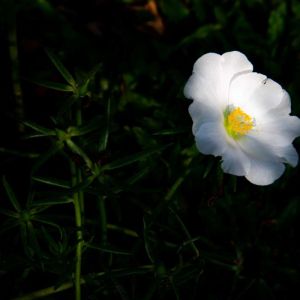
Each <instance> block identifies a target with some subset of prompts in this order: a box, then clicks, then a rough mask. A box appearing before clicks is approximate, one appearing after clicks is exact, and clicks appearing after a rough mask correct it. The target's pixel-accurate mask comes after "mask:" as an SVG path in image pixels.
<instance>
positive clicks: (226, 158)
mask: <svg viewBox="0 0 300 300" xmlns="http://www.w3.org/2000/svg"><path fill="white" fill-rule="evenodd" d="M221 166H222V169H223V171H224V172H225V173H229V174H232V175H236V176H245V175H246V173H247V172H248V171H249V168H250V160H249V158H248V157H247V155H246V154H245V153H243V152H242V151H241V149H240V147H239V146H238V145H236V147H235V146H234V145H233V144H232V143H231V144H229V145H228V148H227V149H226V150H225V152H224V153H223V155H222V165H221Z"/></svg>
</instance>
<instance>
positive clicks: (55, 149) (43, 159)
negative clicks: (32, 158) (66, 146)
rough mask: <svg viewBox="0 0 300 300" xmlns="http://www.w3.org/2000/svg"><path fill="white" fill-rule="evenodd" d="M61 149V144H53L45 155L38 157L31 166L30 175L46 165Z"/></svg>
mask: <svg viewBox="0 0 300 300" xmlns="http://www.w3.org/2000/svg"><path fill="white" fill-rule="evenodd" d="M62 148H63V143H55V144H54V146H52V148H50V149H49V150H48V151H47V152H46V153H44V154H42V155H40V157H39V158H38V159H37V161H36V162H35V164H34V165H33V166H32V170H31V173H32V174H34V173H36V171H37V170H38V169H39V168H40V167H41V166H42V165H43V164H44V163H46V162H47V161H48V160H49V159H50V158H51V157H52V156H54V155H55V154H56V153H57V152H58V151H60V150H61V149H62Z"/></svg>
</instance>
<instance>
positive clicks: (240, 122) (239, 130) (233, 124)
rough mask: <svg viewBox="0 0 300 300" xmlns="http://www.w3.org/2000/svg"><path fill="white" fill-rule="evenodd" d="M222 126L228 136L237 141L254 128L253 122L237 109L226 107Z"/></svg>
mask: <svg viewBox="0 0 300 300" xmlns="http://www.w3.org/2000/svg"><path fill="white" fill-rule="evenodd" d="M224 126H225V129H226V131H227V133H228V135H229V136H231V137H232V138H234V139H235V140H238V139H240V138H241V137H243V136H244V135H246V134H247V133H248V132H249V131H250V130H251V129H252V128H253V127H254V120H253V119H252V118H251V117H250V116H249V115H247V114H246V113H245V112H244V111H243V110H242V109H240V108H239V107H236V108H234V107H233V108H231V107H228V108H227V109H226V110H225V112H224Z"/></svg>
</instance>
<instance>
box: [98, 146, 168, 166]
mask: <svg viewBox="0 0 300 300" xmlns="http://www.w3.org/2000/svg"><path fill="white" fill-rule="evenodd" d="M169 146H170V144H169V145H166V146H163V147H156V148H153V149H148V150H145V151H141V152H139V153H136V154H134V155H130V156H127V157H125V158H121V159H118V160H116V161H114V162H112V163H109V164H107V165H104V166H103V167H102V169H101V170H102V171H103V170H114V169H118V168H122V167H125V166H127V165H130V164H132V163H135V162H137V161H140V160H143V159H145V158H147V157H148V156H150V155H153V154H154V153H158V152H161V151H163V150H164V149H166V148H167V147H169Z"/></svg>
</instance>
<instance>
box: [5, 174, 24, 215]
mask: <svg viewBox="0 0 300 300" xmlns="http://www.w3.org/2000/svg"><path fill="white" fill-rule="evenodd" d="M2 182H3V186H4V188H5V191H6V194H7V196H8V199H9V200H10V202H11V204H12V205H13V207H14V208H15V210H16V211H17V212H20V211H21V210H22V208H21V205H20V203H19V201H18V200H17V197H16V195H15V193H14V191H13V190H12V188H11V186H10V185H9V184H8V182H7V181H6V179H5V177H3V178H2Z"/></svg>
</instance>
